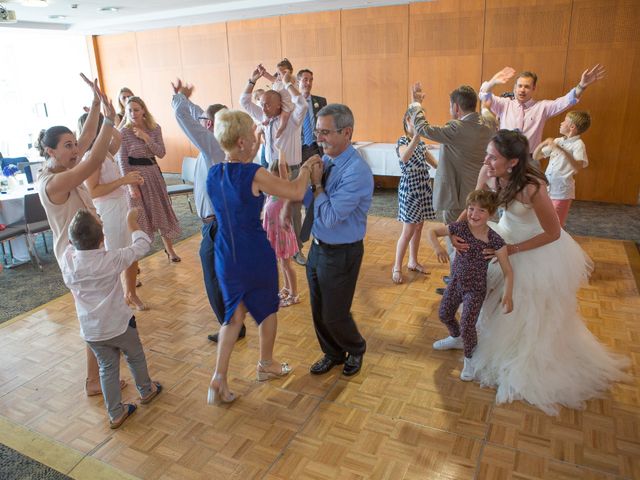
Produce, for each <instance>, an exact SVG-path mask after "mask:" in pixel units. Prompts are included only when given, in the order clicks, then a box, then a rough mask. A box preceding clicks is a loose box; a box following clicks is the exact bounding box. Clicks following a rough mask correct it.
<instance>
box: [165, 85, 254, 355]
mask: <svg viewBox="0 0 640 480" xmlns="http://www.w3.org/2000/svg"><path fill="white" fill-rule="evenodd" d="M172 86H173V91H174V93H175V95H174V96H173V100H172V102H171V103H172V106H173V110H174V112H175V115H176V120H177V121H178V125H180V128H181V129H182V131H183V132H184V133H185V134H186V135H187V137H189V140H191V143H193V145H194V146H195V147H196V148H197V149H198V150H199V151H200V154H199V155H198V159H197V160H196V169H195V175H194V181H193V196H194V200H195V204H196V211H197V213H198V216H199V217H200V218H201V219H202V242H201V243H200V262H201V264H202V273H203V276H204V285H205V288H206V291H207V297H208V298H209V304H210V305H211V309H212V310H213V312H214V313H215V315H216V318H217V319H218V322H219V323H220V325H222V323H223V322H224V301H223V299H222V292H221V291H220V286H219V284H218V278H217V277H216V270H215V267H214V241H215V237H216V232H217V231H218V222H217V220H216V216H215V215H214V213H213V205H211V200H210V199H209V196H208V195H207V174H208V173H209V169H210V168H211V167H212V166H213V165H214V164H216V163H220V162H223V161H224V152H223V151H222V148H220V144H219V143H218V141H217V140H216V137H214V136H213V126H214V123H215V114H216V113H217V112H219V111H220V110H222V109H223V108H227V107H226V106H225V105H221V104H215V105H210V106H209V107H208V108H207V111H206V112H204V111H203V110H202V108H200V107H199V106H198V105H195V104H194V103H193V102H191V101H190V100H189V97H190V96H191V93H192V92H193V86H192V85H186V84H185V85H183V84H182V81H181V80H178V83H177V85H174V84H173V83H172ZM245 335H246V328H245V327H244V325H243V326H242V329H241V330H240V335H239V337H238V338H243V337H244V336H245ZM207 338H208V339H209V340H211V341H213V342H216V343H217V342H218V333H213V334H211V335H208V336H207Z"/></svg>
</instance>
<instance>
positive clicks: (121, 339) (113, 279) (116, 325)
mask: <svg viewBox="0 0 640 480" xmlns="http://www.w3.org/2000/svg"><path fill="white" fill-rule="evenodd" d="M127 223H128V225H129V230H130V231H131V232H133V233H132V234H131V237H132V245H131V246H129V247H126V248H120V249H117V250H111V251H106V250H105V249H104V234H103V232H102V224H101V222H100V220H98V218H96V217H95V216H94V215H92V214H91V213H90V212H89V211H87V210H79V211H78V213H76V215H75V216H74V217H73V220H72V221H71V224H70V225H69V241H70V243H71V245H69V246H68V247H67V249H66V250H65V252H64V255H63V258H62V261H61V267H62V277H63V279H64V283H65V284H66V285H67V287H69V290H71V293H72V294H73V299H74V300H75V304H76V311H77V313H78V320H79V322H80V335H81V336H82V338H83V339H84V340H85V341H86V342H87V345H88V346H89V348H91V350H92V351H93V353H94V354H95V356H96V358H97V360H98V365H99V366H100V385H101V386H102V394H103V396H104V403H105V406H106V408H107V412H108V414H109V420H110V421H109V424H110V426H111V428H118V427H119V426H120V425H122V423H123V422H124V421H125V420H126V419H127V418H128V417H129V415H131V414H132V413H133V412H135V410H136V408H137V407H136V405H135V404H133V403H125V404H123V403H122V397H121V393H120V352H121V351H122V353H124V356H125V358H126V360H127V364H128V366H129V370H130V371H131V375H132V376H133V379H134V380H135V383H136V387H137V389H138V392H139V393H140V399H141V400H140V403H142V404H147V403H149V402H151V400H153V399H154V398H155V397H156V396H157V395H158V394H159V393H160V392H161V391H162V385H160V383H158V382H152V381H151V379H150V378H149V372H148V370H147V361H146V359H145V356H144V351H143V349H142V344H141V343H140V337H139V336H138V330H137V329H136V319H135V317H134V316H133V315H132V312H131V309H130V308H129V307H128V306H127V304H126V302H125V297H124V292H123V290H122V283H121V282H120V274H121V273H122V272H123V271H124V270H126V269H127V267H129V265H131V264H132V263H133V262H134V261H136V260H138V259H140V258H141V257H142V256H143V255H144V254H145V253H147V252H148V251H149V248H150V245H151V240H150V238H149V237H148V236H147V234H146V233H144V232H143V231H141V230H140V227H139V225H138V211H137V210H135V209H133V210H130V211H129V213H128V214H127Z"/></svg>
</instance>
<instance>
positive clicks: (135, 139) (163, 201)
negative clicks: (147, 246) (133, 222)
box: [116, 97, 180, 262]
mask: <svg viewBox="0 0 640 480" xmlns="http://www.w3.org/2000/svg"><path fill="white" fill-rule="evenodd" d="M126 115H127V116H126V122H125V125H124V127H123V128H122V129H121V130H120V133H121V134H122V145H121V146H120V150H118V155H117V156H116V159H117V161H118V165H119V166H120V170H121V171H122V173H123V174H127V173H129V172H138V173H139V174H140V175H141V176H142V178H144V184H142V185H140V186H139V188H138V191H139V195H137V196H132V195H129V208H137V209H138V223H139V224H140V228H141V229H142V230H143V231H144V233H146V234H147V235H149V237H151V238H153V235H154V233H155V232H156V230H160V236H161V237H162V243H164V249H165V253H166V254H167V258H168V259H169V260H170V261H171V262H179V261H180V257H179V256H178V255H177V254H176V252H175V250H174V249H173V241H172V240H173V239H174V238H176V237H178V236H179V235H180V223H179V222H178V218H177V217H176V214H175V213H174V211H173V207H172V206H171V201H170V200H169V194H168V193H167V185H166V183H165V182H164V179H163V178H162V172H161V171H160V167H158V164H157V163H156V157H159V158H162V157H164V155H165V148H164V141H163V140H162V130H161V129H160V125H158V124H157V123H156V121H155V120H154V119H153V116H152V115H151V113H150V112H149V110H148V109H147V106H146V105H145V103H144V102H143V101H142V99H141V98H140V97H129V99H128V100H127V107H126Z"/></svg>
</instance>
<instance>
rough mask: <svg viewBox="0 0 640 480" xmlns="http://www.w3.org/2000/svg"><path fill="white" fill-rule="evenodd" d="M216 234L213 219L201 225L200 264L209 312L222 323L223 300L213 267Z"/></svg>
mask: <svg viewBox="0 0 640 480" xmlns="http://www.w3.org/2000/svg"><path fill="white" fill-rule="evenodd" d="M217 232H218V222H217V220H216V219H213V221H212V222H210V223H205V224H203V225H202V242H200V263H201V264H202V274H203V276H204V286H205V289H206V290H207V298H208V299H209V304H210V305H211V310H213V313H215V314H216V318H217V319H218V323H220V325H222V324H223V323H224V300H223V299H222V291H221V290H220V284H219V283H218V277H217V276H216V267H215V248H214V245H215V239H216V233H217Z"/></svg>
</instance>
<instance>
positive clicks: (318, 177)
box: [302, 155, 324, 185]
mask: <svg viewBox="0 0 640 480" xmlns="http://www.w3.org/2000/svg"><path fill="white" fill-rule="evenodd" d="M302 168H309V181H310V182H311V183H312V184H313V185H318V184H319V183H320V182H321V181H322V172H323V171H324V164H323V163H322V159H321V158H320V155H313V156H311V157H309V159H308V160H307V161H306V162H304V165H303V167H302Z"/></svg>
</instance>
